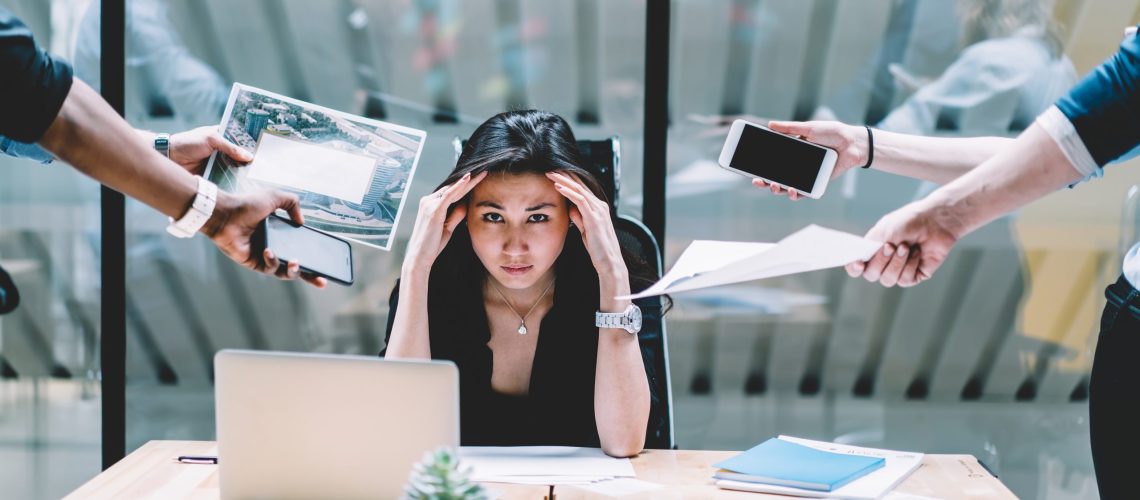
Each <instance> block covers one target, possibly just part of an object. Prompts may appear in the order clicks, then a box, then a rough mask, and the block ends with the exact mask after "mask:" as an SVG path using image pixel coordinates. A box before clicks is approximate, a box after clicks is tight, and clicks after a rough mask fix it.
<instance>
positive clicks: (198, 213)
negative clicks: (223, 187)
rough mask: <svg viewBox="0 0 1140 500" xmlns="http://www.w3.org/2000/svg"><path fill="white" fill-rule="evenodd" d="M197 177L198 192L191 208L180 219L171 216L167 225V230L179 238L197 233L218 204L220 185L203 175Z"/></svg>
mask: <svg viewBox="0 0 1140 500" xmlns="http://www.w3.org/2000/svg"><path fill="white" fill-rule="evenodd" d="M195 178H196V179H198V194H197V195H195V196H194V202H193V203H191V204H190V209H189V210H187V211H186V214H185V215H183V216H182V218H180V219H178V220H174V218H173V217H171V218H170V225H169V226H166V232H168V233H170V234H172V235H174V236H176V237H179V238H190V237H193V236H194V235H195V234H197V233H198V230H200V229H202V226H205V225H206V221H208V220H210V216H211V215H213V214H214V206H215V205H216V204H217V200H218V186H217V185H216V184H214V183H213V182H210V181H208V180H206V179H203V178H201V177H195Z"/></svg>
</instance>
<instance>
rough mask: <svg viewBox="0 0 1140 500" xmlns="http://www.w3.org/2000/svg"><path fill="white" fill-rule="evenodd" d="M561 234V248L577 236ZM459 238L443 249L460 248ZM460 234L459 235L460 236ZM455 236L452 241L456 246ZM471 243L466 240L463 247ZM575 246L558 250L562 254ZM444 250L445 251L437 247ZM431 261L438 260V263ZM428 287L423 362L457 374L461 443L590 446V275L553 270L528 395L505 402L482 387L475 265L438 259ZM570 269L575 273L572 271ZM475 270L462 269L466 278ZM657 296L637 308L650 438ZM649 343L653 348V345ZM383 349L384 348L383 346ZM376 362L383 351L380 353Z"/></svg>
mask: <svg viewBox="0 0 1140 500" xmlns="http://www.w3.org/2000/svg"><path fill="white" fill-rule="evenodd" d="M572 232H573V233H574V234H572V235H569V236H568V237H567V245H566V246H567V247H571V246H572V245H571V242H573V241H575V240H576V241H577V246H578V247H581V236H579V235H578V233H577V231H572ZM460 236H461V235H460V234H459V231H456V234H455V235H454V236H453V239H452V242H451V244H450V245H449V246H448V247H449V249H451V248H453V247H454V245H456V244H463V243H464V241H462V240H464V239H465V238H462V237H460ZM462 236H466V234H464V235H462ZM456 237H460V238H459V239H460V241H456ZM466 244H467V245H470V240H469V239H468V240H466ZM575 250H577V249H571V248H566V249H564V250H563V252H564V254H565V252H567V251H575ZM444 253H448V250H447V249H445V250H444ZM440 260H443V261H444V262H445V264H444V265H439V264H440ZM440 260H437V265H435V266H433V268H432V274H431V277H430V278H429V281H428V317H429V318H430V319H429V335H430V345H431V356H432V359H445V360H449V361H452V362H454V363H455V364H456V365H457V366H458V367H459V386H460V437H461V443H462V444H463V445H464V446H523V445H562V446H586V447H598V446H600V440H599V437H598V428H597V423H596V422H595V421H594V372H595V368H596V367H597V352H598V333H599V332H598V328H597V327H595V326H594V312H595V311H597V310H598V303H599V301H598V277H597V273H596V272H595V271H594V270H593V267H592V266H590V265H589V264H588V261H587V266H588V268H589V272H586V271H585V270H584V269H582V266H581V265H580V264H581V263H580V262H579V263H578V265H572V264H571V263H570V261H572V260H574V259H562V258H560V259H559V262H557V263H556V264H555V270H556V273H557V281H556V282H555V285H554V291H553V293H554V305H553V307H552V308H551V309H550V312H548V313H547V314H546V316H545V317H543V319H542V324H541V327H540V329H539V338H538V345H537V346H536V348H535V353H534V362H533V363H534V364H533V366H532V367H531V375H530V389H529V392H528V394H527V395H526V396H511V395H507V394H502V393H499V392H496V391H495V390H494V389H492V388H491V371H492V353H491V348H490V347H488V346H487V343H488V342H489V341H490V340H491V331H490V327H489V325H488V322H487V313H486V309H485V308H484V305H483V303H484V301H483V292H482V279H483V274H482V273H483V272H484V270H483V266H482V264H481V263H479V262H478V261H477V260H475V261H474V262H467V263H466V265H465V266H464V263H454V262H452V263H451V264H458V265H460V266H463V267H464V268H465V269H460V268H457V267H455V266H453V265H447V264H446V262H447V261H448V260H449V259H448V257H447V256H444V255H441V257H440ZM571 267H574V268H577V269H571ZM472 270H474V271H476V272H470V271H472ZM399 289H400V286H399V282H398V281H397V283H396V286H395V288H394V289H393V290H392V295H391V298H390V299H389V312H388V327H387V332H386V334H385V337H384V340H385V345H387V341H388V338H389V337H391V335H392V323H393V321H394V319H395V315H396V307H397V305H398V303H399ZM659 304H660V301H658V300H656V299H650V300H644V301H638V306H639V307H641V309H642V315H643V326H642V334H641V335H639V343H640V344H641V352H642V360H643V362H644V364H645V369H646V375H647V379H649V385H650V400H651V409H650V418H649V422H648V424H649V425H648V426H647V433H648V435H649V436H653V435H660V433H661V432H666V431H665V430H664V425H665V416H666V415H665V411H666V410H665V407H664V404H663V399H664V397H665V395H664V390H663V389H664V383H663V381H661V380H659V379H658V375H657V373H656V370H655V369H654V366H655V364H654V361H655V353H657V352H662V350H661V348H660V347H659V343H660V338H661V336H660V330H661V326H660V325H661V322H660V321H661V307H660V305H659ZM654 342H657V343H658V345H654V344H653V343H654ZM385 349H386V348H385ZM380 355H381V356H383V355H384V351H381V352H380Z"/></svg>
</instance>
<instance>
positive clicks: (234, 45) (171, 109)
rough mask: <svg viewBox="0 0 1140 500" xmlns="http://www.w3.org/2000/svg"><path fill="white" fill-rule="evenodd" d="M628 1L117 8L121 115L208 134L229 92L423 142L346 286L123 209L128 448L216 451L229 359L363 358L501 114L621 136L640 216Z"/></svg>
mask: <svg viewBox="0 0 1140 500" xmlns="http://www.w3.org/2000/svg"><path fill="white" fill-rule="evenodd" d="M644 16H645V4H644V2H640V1H626V0H622V1H600V0H592V1H582V2H573V1H538V0H514V1H492V0H479V1H467V0H464V1H458V0H444V1H415V2H403V1H348V0H345V1H334V2H309V1H304V0H284V1H275V2H223V1H220V0H219V1H213V0H210V1H197V0H193V1H192V0H171V1H161V0H129V1H128V2H127V37H126V40H127V65H128V68H127V77H128V78H127V103H128V105H127V117H128V119H129V120H130V121H131V123H132V124H133V125H134V126H136V127H138V128H142V129H146V130H151V131H162V132H177V131H180V130H186V129H189V128H193V127H198V126H204V125H215V126H216V125H217V124H218V123H219V121H220V120H221V117H222V112H223V109H224V107H225V104H226V99H227V96H228V95H229V92H230V86H231V84H233V83H235V82H238V83H243V84H247V85H252V86H255V87H259V88H262V89H265V90H268V91H271V92H275V93H279V94H283V95H286V96H289V97H293V98H296V99H300V100H305V101H308V102H312V103H315V104H318V105H321V106H325V107H328V108H332V109H334V110H339V111H344V112H348V113H353V114H357V115H362V116H365V117H368V118H374V119H378V120H383V121H388V122H392V123H395V124H398V125H402V126H406V127H412V128H416V129H420V130H425V131H426V132H427V140H426V142H425V144H424V148H423V153H422V156H421V158H420V160H419V164H418V166H417V168H416V170H415V173H414V176H413V178H412V181H411V187H410V190H409V191H408V192H407V194H406V197H407V198H408V200H407V202H406V203H405V205H404V209H403V211H402V212H401V214H400V219H399V222H398V224H397V231H396V234H395V235H394V244H393V245H392V249H391V250H390V251H383V250H378V249H376V248H373V247H369V246H365V245H359V244H354V245H353V253H354V263H355V271H356V283H355V285H353V286H352V287H342V286H339V285H330V286H329V288H327V289H325V290H317V289H315V288H312V287H309V286H306V285H303V284H301V283H295V282H282V281H278V280H276V279H273V278H268V277H264V276H261V275H258V274H255V273H252V272H249V271H247V270H245V269H242V268H239V267H238V266H237V265H235V264H233V263H232V262H231V261H229V260H228V259H226V258H224V257H222V256H221V255H220V254H219V253H218V252H217V251H216V250H215V248H214V247H213V245H211V244H210V243H209V242H207V241H206V240H205V239H204V238H201V237H199V238H196V239H194V240H190V241H186V240H178V239H175V238H172V237H170V236H169V235H167V234H166V233H165V231H164V227H165V225H166V220H165V218H164V217H161V216H160V215H158V214H157V213H155V212H153V211H152V210H150V209H149V208H146V207H143V206H141V205H139V204H137V203H133V202H132V203H131V204H129V205H128V217H127V231H128V237H127V238H128V242H127V244H128V247H127V248H128V262H129V263H128V267H127V274H128V278H127V283H128V292H127V303H126V307H127V320H128V357H127V359H128V380H127V406H128V409H127V434H128V435H127V439H128V446H127V448H128V450H131V449H134V448H136V447H138V446H139V445H141V444H143V443H145V442H146V441H148V440H151V439H213V437H214V414H213V388H212V385H211V381H212V360H213V355H214V352H216V351H217V350H219V349H223V348H246V349H269V350H290V351H306V352H331V353H352V354H366V355H375V354H377V353H378V352H379V351H380V349H381V348H382V347H383V339H384V332H385V325H386V323H387V318H388V296H389V294H390V292H391V291H392V287H393V285H394V284H395V280H396V278H397V277H398V275H399V269H400V264H401V262H402V259H403V256H404V247H405V246H406V244H407V238H408V236H409V235H410V234H411V228H412V225H413V223H414V219H415V214H416V208H417V203H418V200H419V198H420V197H422V196H424V195H426V194H428V193H429V192H430V191H431V190H433V189H434V187H435V186H436V185H437V184H438V183H439V182H440V181H442V180H443V178H444V177H445V176H446V174H447V173H448V172H450V170H451V169H452V167H453V166H454V165H455V159H456V151H455V139H457V138H459V139H464V138H466V137H467V136H468V135H469V134H471V132H472V131H473V130H474V129H475V127H476V126H478V125H479V124H480V123H482V121H483V120H485V119H487V118H489V117H490V116H492V115H493V114H495V113H498V112H501V111H504V110H507V109H526V108H539V109H545V110H548V111H552V112H555V113H558V114H560V115H562V116H563V117H565V118H566V119H567V120H568V121H569V122H570V124H571V126H572V127H573V128H574V132H575V134H576V135H577V137H578V138H579V139H605V138H608V137H611V136H617V137H618V138H619V140H620V154H621V186H622V188H621V195H620V198H619V203H620V206H621V208H622V210H623V211H624V212H632V213H639V212H640V201H639V198H640V187H641V175H640V172H641V165H640V161H641V160H640V158H641V150H642V145H641V128H642V120H643V118H642V111H641V109H642V106H643V104H642V100H643V98H644V96H643V89H644V82H643V78H644V77H643V74H644V61H643V60H644V52H645V49H644V47H645V46H644Z"/></svg>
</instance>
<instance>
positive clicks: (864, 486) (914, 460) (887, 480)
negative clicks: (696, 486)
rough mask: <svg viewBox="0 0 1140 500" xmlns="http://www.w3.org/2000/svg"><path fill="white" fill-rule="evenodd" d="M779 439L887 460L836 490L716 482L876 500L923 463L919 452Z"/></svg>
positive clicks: (748, 488) (733, 486) (753, 488)
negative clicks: (874, 469) (884, 463)
mask: <svg viewBox="0 0 1140 500" xmlns="http://www.w3.org/2000/svg"><path fill="white" fill-rule="evenodd" d="M780 439H782V440H784V441H789V442H792V443H796V444H800V445H803V446H807V447H811V448H815V449H817V450H823V451H828V452H831V453H849V454H852V455H863V456H868V457H880V458H885V459H886V461H887V463H886V465H884V466H883V467H882V468H881V469H878V470H876V471H874V472H871V473H870V474H867V475H866V476H863V477H861V478H859V479H856V480H854V481H851V482H850V483H847V484H845V485H843V486H840V487H839V488H836V489H835V491H816V490H807V489H802V488H791V487H788V486H776V485H771V484H763V483H746V482H743V481H726V480H720V481H717V482H716V485H717V486H719V487H721V488H725V489H730V490H741V491H754V492H759V493H778V494H780V495H790V496H797V497H810V498H850V499H858V500H875V499H878V498H882V497H883V495H886V494H887V493H889V492H890V491H891V490H892V489H894V487H895V486H898V484H899V483H901V482H902V481H903V479H906V477H907V476H909V475H910V473H911V472H914V470H915V469H917V468H918V466H919V465H921V464H922V457H923V454H922V453H913V452H909V451H893V450H880V449H876V448H862V447H859V446H848V445H844V444H836V443H828V442H825V441H812V440H810V439H802V438H797V437H792V436H780Z"/></svg>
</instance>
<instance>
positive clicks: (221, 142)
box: [206, 132, 253, 163]
mask: <svg viewBox="0 0 1140 500" xmlns="http://www.w3.org/2000/svg"><path fill="white" fill-rule="evenodd" d="M206 142H207V143H208V144H209V145H210V147H211V148H214V149H216V150H218V151H221V152H222V154H225V155H226V156H228V157H230V158H233V159H234V160H237V161H240V162H243V163H247V162H250V161H253V154H252V153H250V152H249V151H246V150H245V149H242V148H240V147H238V145H237V144H234V143H232V142H230V141H228V140H226V138H225V137H222V134H219V133H217V132H214V133H211V134H210V135H208V136H206Z"/></svg>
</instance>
